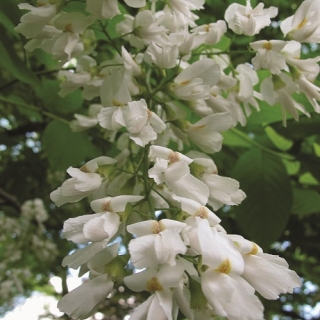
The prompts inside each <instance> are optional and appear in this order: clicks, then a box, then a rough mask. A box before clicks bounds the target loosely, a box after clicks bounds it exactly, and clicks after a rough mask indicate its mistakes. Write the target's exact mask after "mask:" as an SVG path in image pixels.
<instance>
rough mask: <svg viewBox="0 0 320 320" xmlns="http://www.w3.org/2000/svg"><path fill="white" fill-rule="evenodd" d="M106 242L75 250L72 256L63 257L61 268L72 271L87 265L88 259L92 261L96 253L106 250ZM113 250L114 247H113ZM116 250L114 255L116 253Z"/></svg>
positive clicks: (93, 243) (94, 243)
mask: <svg viewBox="0 0 320 320" xmlns="http://www.w3.org/2000/svg"><path fill="white" fill-rule="evenodd" d="M107 245H108V240H104V241H100V242H92V243H90V244H89V245H87V246H85V247H84V248H80V249H77V250H76V251H75V252H73V253H72V254H70V255H68V256H66V257H64V259H63V260H62V266H63V267H66V266H68V267H69V268H72V269H75V270H76V269H78V268H79V267H81V266H82V265H84V264H85V263H87V262H88V261H89V260H90V259H92V258H93V257H94V256H95V255H96V254H97V253H99V252H101V251H102V250H104V249H105V248H107ZM113 248H114V250H115V247H113ZM117 251H118V249H117V250H116V252H115V254H116V253H117Z"/></svg>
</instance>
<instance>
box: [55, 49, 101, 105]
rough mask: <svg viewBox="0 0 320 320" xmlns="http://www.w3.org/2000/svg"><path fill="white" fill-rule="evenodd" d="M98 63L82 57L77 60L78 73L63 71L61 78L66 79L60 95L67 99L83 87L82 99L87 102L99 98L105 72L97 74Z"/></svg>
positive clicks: (61, 84) (60, 73)
mask: <svg viewBox="0 0 320 320" xmlns="http://www.w3.org/2000/svg"><path fill="white" fill-rule="evenodd" d="M97 69H98V67H97V62H96V60H95V59H93V58H91V57H89V56H87V55H82V56H81V57H80V58H79V59H77V67H76V72H71V71H66V70H61V71H59V77H64V78H65V79H64V81H62V82H61V83H60V88H61V90H60V91H59V95H60V96H61V97H65V96H66V95H68V94H69V93H71V92H74V91H75V90H76V89H78V88H81V87H83V91H82V97H83V98H84V99H87V100H92V99H93V98H94V97H97V96H99V94H100V86H101V84H102V75H103V71H102V70H101V72H100V73H99V74H96V75H95V73H96V70H97Z"/></svg>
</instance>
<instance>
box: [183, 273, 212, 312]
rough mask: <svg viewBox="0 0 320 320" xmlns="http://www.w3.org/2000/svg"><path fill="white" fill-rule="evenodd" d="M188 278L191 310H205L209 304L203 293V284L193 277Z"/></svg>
mask: <svg viewBox="0 0 320 320" xmlns="http://www.w3.org/2000/svg"><path fill="white" fill-rule="evenodd" d="M188 278H189V290H190V307H191V309H194V310H200V309H203V308H205V307H206V305H207V303H208V300H207V298H206V296H205V295H204V293H203V291H202V288H201V284H200V283H199V282H198V281H197V280H196V279H194V278H193V277H192V276H188Z"/></svg>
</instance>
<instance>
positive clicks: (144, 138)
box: [122, 99, 166, 147]
mask: <svg viewBox="0 0 320 320" xmlns="http://www.w3.org/2000/svg"><path fill="white" fill-rule="evenodd" d="M122 116H123V123H122V125H123V126H124V127H126V129H127V130H128V132H129V137H130V139H132V140H133V141H134V142H135V143H136V144H137V145H139V146H142V147H144V146H145V145H146V144H148V143H149V142H150V141H152V140H155V139H157V133H161V132H162V131H163V130H165V128H166V125H165V123H164V122H163V121H162V120H161V119H160V118H159V117H158V116H157V115H156V114H155V113H154V112H151V111H150V110H149V109H148V106H147V103H146V101H145V100H144V99H141V100H140V101H132V102H128V106H127V107H126V108H123V114H122Z"/></svg>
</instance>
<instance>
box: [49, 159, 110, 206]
mask: <svg viewBox="0 0 320 320" xmlns="http://www.w3.org/2000/svg"><path fill="white" fill-rule="evenodd" d="M115 162H116V160H114V159H112V158H109V157H98V158H96V159H93V160H90V161H88V162H87V163H86V164H84V165H83V166H82V167H81V168H80V169H77V168H73V167H69V169H68V170H67V172H68V173H69V175H70V176H71V177H72V178H70V179H67V180H66V181H65V182H64V183H63V184H62V185H61V187H59V188H58V189H56V190H55V191H53V192H51V194H50V198H51V200H52V201H53V202H54V203H55V204H56V205H57V206H58V207H60V206H61V205H63V204H65V203H68V202H77V201H79V200H81V199H83V198H85V197H87V196H89V195H91V194H93V193H94V192H95V191H96V190H97V189H99V187H100V186H101V184H102V182H103V177H102V176H101V175H100V174H99V173H97V170H98V169H99V166H104V165H109V164H114V163H115Z"/></svg>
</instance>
